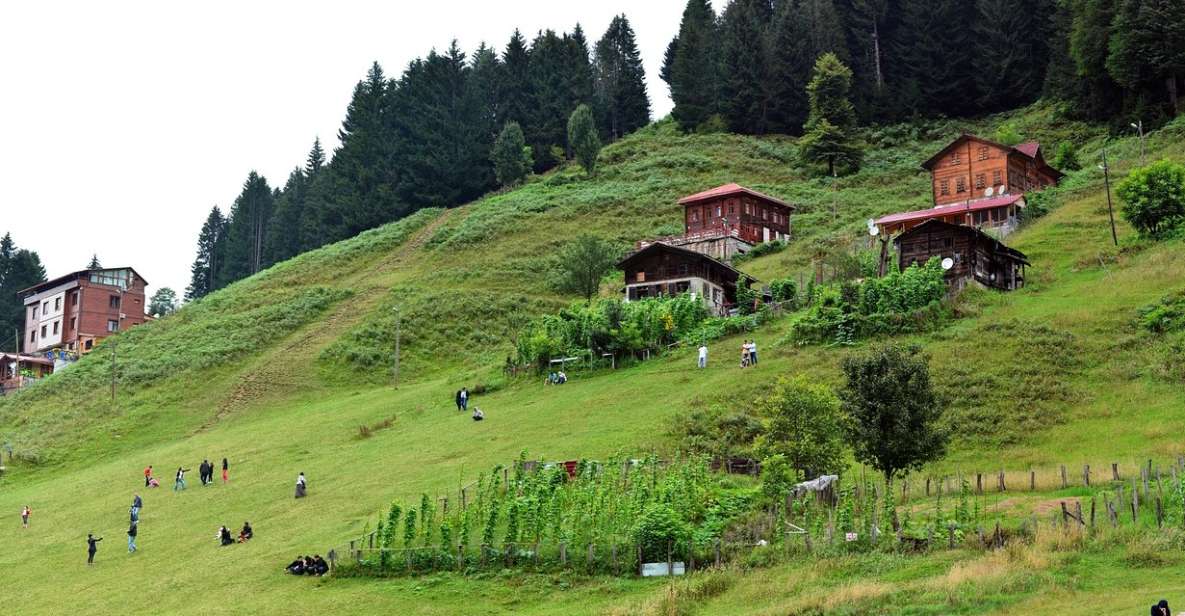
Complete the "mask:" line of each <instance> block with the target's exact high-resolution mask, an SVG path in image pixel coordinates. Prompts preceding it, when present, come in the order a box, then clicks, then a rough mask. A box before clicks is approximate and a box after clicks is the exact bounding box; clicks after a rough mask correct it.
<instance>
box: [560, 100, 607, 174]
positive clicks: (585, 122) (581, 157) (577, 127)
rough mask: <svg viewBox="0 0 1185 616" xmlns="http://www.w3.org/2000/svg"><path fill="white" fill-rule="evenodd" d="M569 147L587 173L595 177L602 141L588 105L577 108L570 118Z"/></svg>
mask: <svg viewBox="0 0 1185 616" xmlns="http://www.w3.org/2000/svg"><path fill="white" fill-rule="evenodd" d="M568 147H569V148H571V150H572V154H573V156H575V157H576V162H578V163H580V166H581V167H584V172H585V173H587V174H588V175H593V174H595V173H596V172H597V156H598V155H600V153H601V139H600V138H599V137H597V123H596V120H595V119H594V118H593V113H592V109H589V107H588V105H581V106H579V107H577V108H576V111H573V112H572V116H571V117H570V118H568Z"/></svg>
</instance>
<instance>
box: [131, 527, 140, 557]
mask: <svg viewBox="0 0 1185 616" xmlns="http://www.w3.org/2000/svg"><path fill="white" fill-rule="evenodd" d="M138 526H139V524H136V523H135V522H132V524H131V526H128V554H131V553H132V552H135V551H136V533H137V532H138V531H137V527H138Z"/></svg>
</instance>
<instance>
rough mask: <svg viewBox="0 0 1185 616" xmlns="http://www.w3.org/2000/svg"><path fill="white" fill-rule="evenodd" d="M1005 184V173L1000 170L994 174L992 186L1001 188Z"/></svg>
mask: <svg viewBox="0 0 1185 616" xmlns="http://www.w3.org/2000/svg"><path fill="white" fill-rule="evenodd" d="M1003 183H1004V173H1003V172H1001V171H1000V170H999V169H996V170H995V171H993V172H992V186H999V185H1001V184H1003Z"/></svg>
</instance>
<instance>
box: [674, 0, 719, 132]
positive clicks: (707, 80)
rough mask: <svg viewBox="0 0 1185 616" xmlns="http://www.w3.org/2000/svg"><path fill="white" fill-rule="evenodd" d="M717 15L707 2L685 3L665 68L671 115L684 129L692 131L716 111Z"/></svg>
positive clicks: (706, 0) (717, 84) (689, 1)
mask: <svg viewBox="0 0 1185 616" xmlns="http://www.w3.org/2000/svg"><path fill="white" fill-rule="evenodd" d="M717 40H718V38H717V28H716V14H715V13H714V12H713V11H712V3H711V2H710V1H709V0H688V1H687V7H686V8H685V9H684V10H683V19H682V21H681V22H680V23H679V35H678V36H677V37H676V39H675V41H674V43H673V46H674V53H673V55H672V57H671V61H670V63H669V67H668V69H667V70H666V71H665V72H666V73H667V75H668V77H669V79H667V83H668V84H670V87H671V100H672V101H673V102H674V103H675V107H674V109H673V110H672V111H671V115H672V116H674V118H675V121H677V122H678V123H679V126H680V128H682V129H683V130H695V129H696V128H697V127H699V126H700V125H701V124H703V123H704V122H707V120H708V118H710V117H711V116H712V115H713V114H715V113H716V112H717V95H718V93H719V87H720V83H719V74H720V65H719V59H718V57H717V53H716V48H717V44H718V43H717Z"/></svg>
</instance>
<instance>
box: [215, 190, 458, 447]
mask: <svg viewBox="0 0 1185 616" xmlns="http://www.w3.org/2000/svg"><path fill="white" fill-rule="evenodd" d="M453 211H454V210H445V211H444V212H443V213H442V214H441V215H440V216H437V217H436V218H435V219H434V220H432V221H431V222H429V223H428V224H426V225H424V227H423V228H421V229H420V230H419V231H416V232H415V234H413V235H412V237H410V238H409V239H408V240H407V241H405V242H403V244H402V245H401V246H400V247H399V248H398V249H397V250H395V251H393V252H392V253H391V254H390V255H388V256H386V257H383V258H381V259H380V260H379V261H378V262H377V263H375V264H374V265H373V266H367V267H366V268H363V269H360V270H359V271H358V272H357V273H355V274H353V275H351V276H349V277H347V278H345V279H343V280H342V281H341V286H342V287H344V288H352V289H353V290H354V294H353V295H351V296H349V297H347V298H345V299H343V300H340V301H338V302H337V303H336V304H334V305H333V306H331V307H330V308H329V310H328V312H327V313H326V314H325V316H324V317H322V318H320V319H317V320H315V321H313V322H311V323H308V324H306V325H305V326H304V327H302V328H300V329H298V330H296V331H295V332H293V333H292V334H290V335H289V336H287V337H286V338H284V339H283V340H282V341H280V343H279V344H277V345H275V347H274V348H273V349H271V350H269V351H266V352H264V353H263V355H262V356H260V357H257V358H255V359H254V360H253V361H252V362H251V364H250V365H249V366H247V367H246V368H244V370H243V371H242V372H241V373H240V374H239V376H238V377H237V382H236V383H235V385H234V387H233V388H232V389H231V392H230V394H228V395H227V396H226V398H224V399H223V400H222V402H221V403H219V405H218V411H217V412H216V413H215V414H214V416H213V417H211V418H210V419H208V420H207V421H206V422H205V423H203V424H202V426H201V427H199V428H198V429H197V430H196V431H197V432H203V431H205V430H207V429H209V428H210V427H212V426H213V425H214V424H216V423H218V422H219V421H221V420H223V419H224V418H226V417H227V416H229V415H231V414H233V413H235V412H237V411H239V410H241V409H243V408H244V407H246V406H248V405H250V404H251V403H253V402H256V401H258V400H260V399H262V398H266V397H269V396H271V395H275V394H279V393H282V392H294V391H299V390H301V389H305V388H309V387H311V384H312V382H313V381H314V380H315V379H316V375H317V370H316V368H317V366H316V363H317V357H318V356H319V355H320V354H321V351H322V350H323V349H324V348H325V347H327V346H329V345H330V344H332V343H333V341H335V340H337V339H338V338H340V337H341V336H342V335H344V334H345V333H346V332H347V331H349V329H350V328H352V327H353V326H355V325H357V324H358V323H360V322H361V321H362V320H363V319H365V318H366V317H367V316H368V315H369V314H370V313H371V311H372V310H373V309H374V308H375V307H376V306H377V305H378V304H379V303H380V302H381V301H382V299H383V298H384V297H385V296H386V293H387V291H388V290H389V287H388V286H387V285H386V284H384V283H383V278H384V276H385V275H386V274H390V273H393V272H394V271H396V270H397V269H398V268H399V267H400V266H401V265H403V264H404V263H405V262H406V261H407V259H408V258H409V257H411V256H412V255H413V254H414V253H415V252H416V251H417V250H419V249H420V248H422V247H423V246H424V244H426V243H427V242H428V240H429V239H430V238H431V237H432V235H433V234H435V233H436V230H437V229H438V228H440V226H441V225H443V224H444V223H445V222H447V220H448V219H449V218H450V216H451V214H452V212H453Z"/></svg>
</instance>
